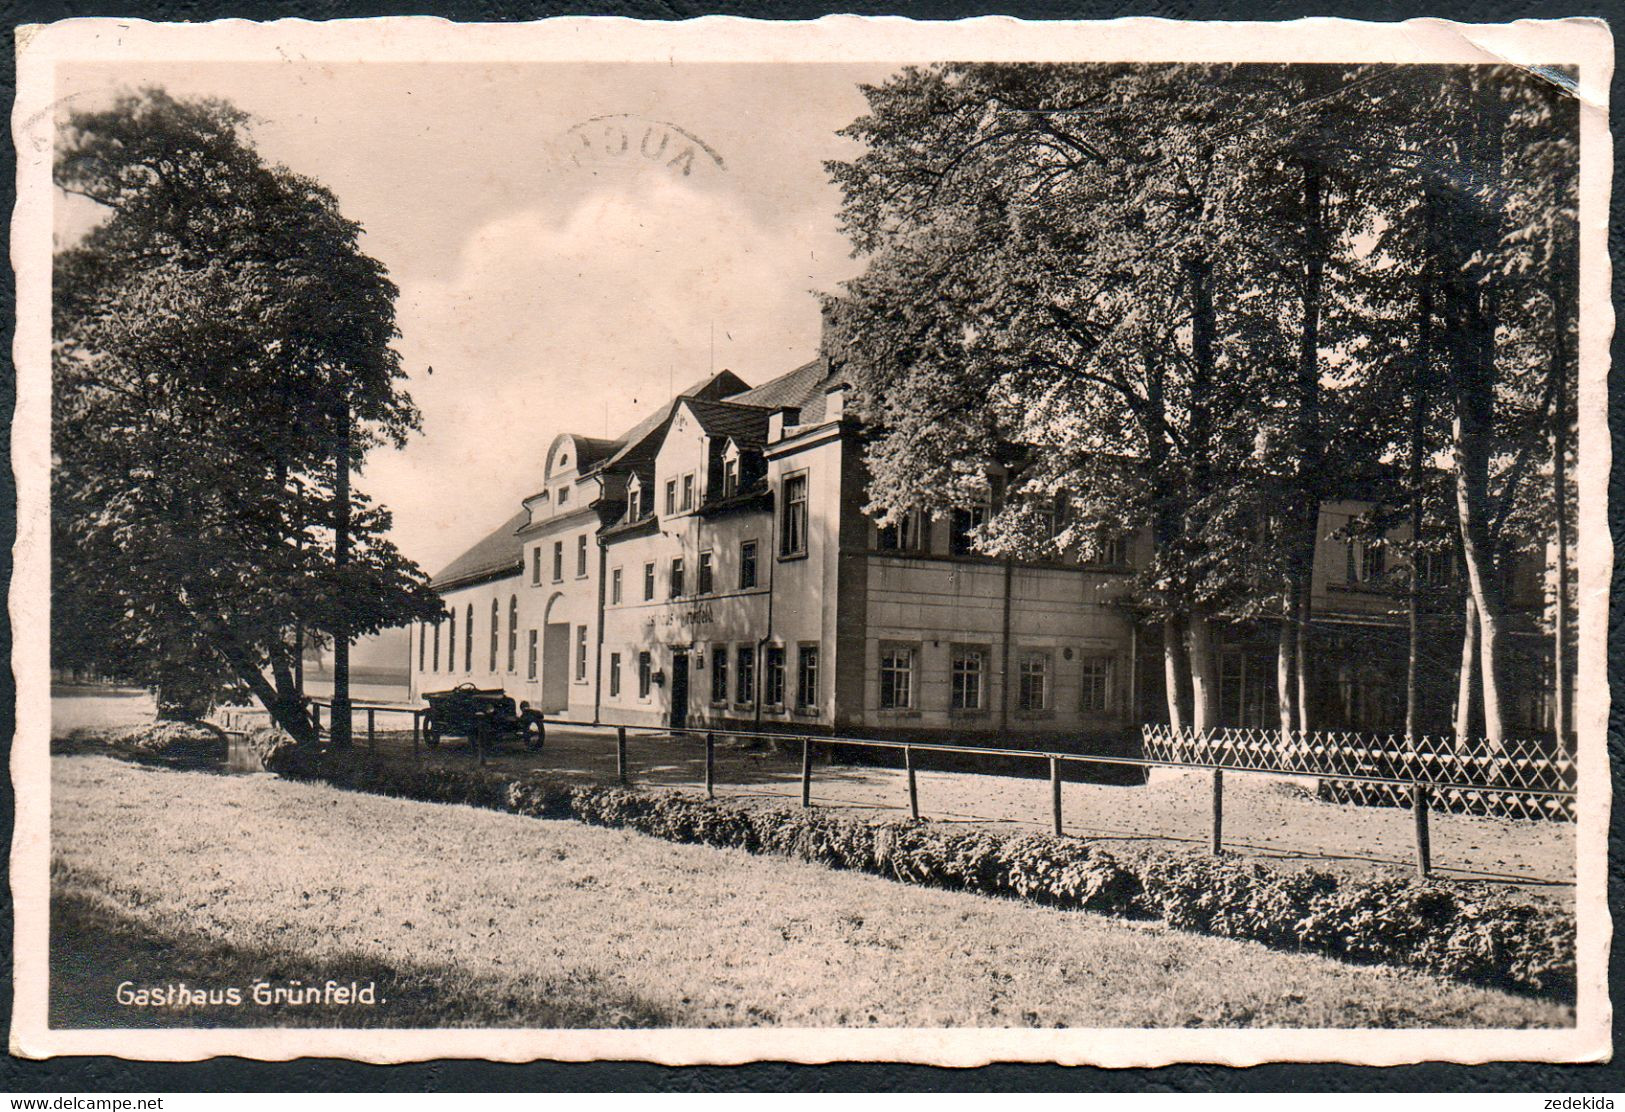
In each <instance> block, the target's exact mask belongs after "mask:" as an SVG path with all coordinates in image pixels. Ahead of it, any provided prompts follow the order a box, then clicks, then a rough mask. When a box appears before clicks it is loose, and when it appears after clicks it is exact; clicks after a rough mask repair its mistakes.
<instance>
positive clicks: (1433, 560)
mask: <svg viewBox="0 0 1625 1112" xmlns="http://www.w3.org/2000/svg"><path fill="white" fill-rule="evenodd" d="M1417 561H1418V564H1419V566H1420V571H1421V582H1422V584H1423V585H1424V586H1428V587H1442V586H1444V585H1445V584H1447V583H1449V582H1450V581H1451V580H1452V579H1453V578H1455V574H1456V554H1455V553H1453V552H1434V551H1431V550H1428V551H1424V552H1421V553H1418V554H1417Z"/></svg>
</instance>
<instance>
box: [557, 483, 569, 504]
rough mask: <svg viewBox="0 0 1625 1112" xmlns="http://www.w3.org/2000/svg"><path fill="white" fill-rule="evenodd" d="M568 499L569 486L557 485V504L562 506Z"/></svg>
mask: <svg viewBox="0 0 1625 1112" xmlns="http://www.w3.org/2000/svg"><path fill="white" fill-rule="evenodd" d="M569 500H570V488H569V487H559V505H561V506H562V505H564V504H565V503H566V502H568V501H569Z"/></svg>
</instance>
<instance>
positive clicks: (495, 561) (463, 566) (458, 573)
mask: <svg viewBox="0 0 1625 1112" xmlns="http://www.w3.org/2000/svg"><path fill="white" fill-rule="evenodd" d="M529 520H530V514H529V512H528V511H525V510H520V511H519V512H518V513H517V514H515V515H514V516H512V517H510V518H509V519H508V520H507V521H505V522H503V523H502V524H501V525H499V526H498V527H497V528H496V529H493V530H492V531H491V532H490V533H489V534H487V535H486V537H485V538H484V539H483V540H481V541H480V542H479V543H478V544H476V545H475V546H474V547H473V548H470V549H469V550H468V551H467V552H465V553H463V554H462V555H461V556H459V557H457V559H455V560H453V561H452V562H451V563H449V564H447V565H446V566H445V568H444V569H443V570H442V571H441V572H440V574H439V575H437V576H435V577H434V579H433V580H431V582H432V583H433V584H434V586H435V587H437V588H439V589H442V590H444V589H445V588H447V587H455V586H457V585H458V584H460V583H464V582H466V581H468V580H471V579H483V578H486V577H487V576H498V575H505V574H508V573H509V572H518V571H521V570H522V569H523V567H524V555H523V553H521V552H520V550H519V545H518V542H517V541H516V540H515V539H514V534H516V533H517V532H518V531H519V530H520V528H521V527H522V526H523V525H524V524H525V522H527V521H529Z"/></svg>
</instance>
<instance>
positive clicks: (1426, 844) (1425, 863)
mask: <svg viewBox="0 0 1625 1112" xmlns="http://www.w3.org/2000/svg"><path fill="white" fill-rule="evenodd" d="M1411 811H1412V813H1413V814H1414V815H1415V816H1416V875H1417V876H1419V877H1421V878H1422V879H1423V880H1426V879H1427V875H1428V872H1429V871H1430V870H1431V869H1432V868H1433V838H1432V835H1431V834H1430V833H1429V832H1428V789H1427V785H1425V784H1423V783H1422V782H1421V781H1420V780H1418V781H1415V782H1413V783H1412V784H1411Z"/></svg>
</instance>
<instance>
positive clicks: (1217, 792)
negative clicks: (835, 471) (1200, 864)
mask: <svg viewBox="0 0 1625 1112" xmlns="http://www.w3.org/2000/svg"><path fill="white" fill-rule="evenodd" d="M1213 852H1214V853H1215V854H1219V853H1223V852H1224V769H1222V768H1216V769H1214V770H1213Z"/></svg>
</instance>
